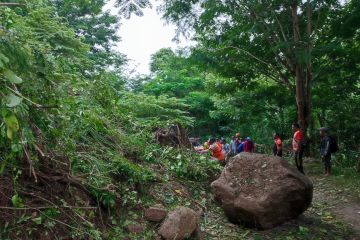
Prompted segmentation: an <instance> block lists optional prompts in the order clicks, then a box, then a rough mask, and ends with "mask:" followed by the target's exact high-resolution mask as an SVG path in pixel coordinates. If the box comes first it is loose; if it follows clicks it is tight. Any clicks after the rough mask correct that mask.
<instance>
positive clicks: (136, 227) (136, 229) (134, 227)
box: [126, 224, 144, 234]
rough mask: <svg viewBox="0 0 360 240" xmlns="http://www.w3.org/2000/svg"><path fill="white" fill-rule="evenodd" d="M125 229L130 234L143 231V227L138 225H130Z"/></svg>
mask: <svg viewBox="0 0 360 240" xmlns="http://www.w3.org/2000/svg"><path fill="white" fill-rule="evenodd" d="M126 228H127V230H128V231H129V232H130V233H134V234H138V233H141V232H143V231H144V226H142V225H140V224H130V225H128V226H127V227H126Z"/></svg>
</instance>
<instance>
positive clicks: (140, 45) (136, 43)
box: [106, 0, 191, 74]
mask: <svg viewBox="0 0 360 240" xmlns="http://www.w3.org/2000/svg"><path fill="white" fill-rule="evenodd" d="M160 2H161V0H157V1H154V0H152V3H153V8H152V9H144V10H143V12H144V16H142V17H138V16H136V15H134V14H132V15H131V18H130V19H124V18H123V19H122V20H121V26H120V29H119V32H118V34H119V36H120V37H121V42H119V43H118V44H117V47H116V49H117V50H118V51H119V52H121V53H124V54H126V55H127V57H128V58H129V59H130V60H132V61H131V62H130V66H129V68H130V69H131V70H132V69H133V70H135V71H136V72H137V73H140V74H148V73H150V70H149V63H150V57H151V54H153V53H155V52H157V51H158V50H159V49H161V48H166V47H171V48H173V49H176V48H177V47H178V46H181V47H184V46H187V45H190V43H191V42H190V41H187V40H184V39H182V40H181V43H180V45H178V44H176V43H175V42H173V41H172V39H173V38H174V36H175V26H174V25H166V24H165V21H164V20H162V19H161V16H160V15H159V14H158V13H157V11H156V7H157V6H158V5H159V4H160ZM108 6H109V5H108ZM110 6H111V5H110ZM109 8H110V7H106V9H109ZM111 12H112V13H113V14H116V13H117V11H116V9H114V8H111Z"/></svg>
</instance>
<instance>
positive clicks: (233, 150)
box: [230, 136, 237, 156]
mask: <svg viewBox="0 0 360 240" xmlns="http://www.w3.org/2000/svg"><path fill="white" fill-rule="evenodd" d="M236 145H237V138H236V137H235V136H234V137H233V138H232V139H231V141H230V154H231V155H232V156H235V155H236Z"/></svg>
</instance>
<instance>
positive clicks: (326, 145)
mask: <svg viewBox="0 0 360 240" xmlns="http://www.w3.org/2000/svg"><path fill="white" fill-rule="evenodd" d="M319 131H320V138H321V141H320V155H321V160H322V161H323V163H324V167H325V171H324V175H325V176H330V174H331V137H330V136H328V129H327V128H325V127H322V128H320V129H319Z"/></svg>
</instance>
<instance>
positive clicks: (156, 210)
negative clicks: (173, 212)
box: [145, 204, 166, 222]
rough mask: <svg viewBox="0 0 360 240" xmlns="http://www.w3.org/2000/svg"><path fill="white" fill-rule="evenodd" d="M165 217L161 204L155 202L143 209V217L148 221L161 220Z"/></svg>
mask: <svg viewBox="0 0 360 240" xmlns="http://www.w3.org/2000/svg"><path fill="white" fill-rule="evenodd" d="M165 217H166V210H165V208H164V206H163V205H161V204H156V205H154V206H152V207H149V208H148V209H146V211H145V219H146V220H148V221H150V222H161V221H162V220H164V219H165Z"/></svg>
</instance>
